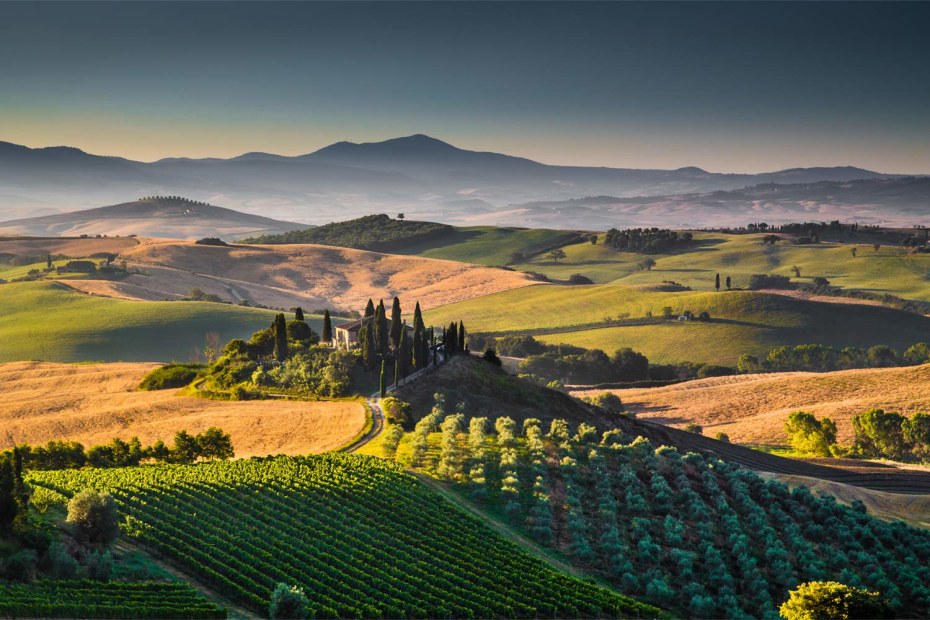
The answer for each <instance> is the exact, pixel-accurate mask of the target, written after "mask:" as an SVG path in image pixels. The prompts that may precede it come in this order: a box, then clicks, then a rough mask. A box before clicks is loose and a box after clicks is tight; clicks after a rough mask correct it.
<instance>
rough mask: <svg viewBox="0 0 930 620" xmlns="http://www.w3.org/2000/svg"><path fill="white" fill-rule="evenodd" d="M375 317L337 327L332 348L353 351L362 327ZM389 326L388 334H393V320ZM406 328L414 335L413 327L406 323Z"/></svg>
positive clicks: (388, 322)
mask: <svg viewBox="0 0 930 620" xmlns="http://www.w3.org/2000/svg"><path fill="white" fill-rule="evenodd" d="M373 318H374V317H366V318H361V319H356V320H354V321H349V322H348V323H342V324H340V325H336V326H335V327H334V330H335V332H336V334H335V336H334V337H333V342H332V346H334V347H336V348H339V349H352V348H354V347H357V346H358V333H359V331H361V329H362V325H363V324H364V323H367V322H369V321H371V320H372V319H373ZM387 324H388V333H390V332H391V319H388V320H387ZM404 326H405V327H406V328H407V333H408V334H410V335H412V334H413V327H411V326H410V325H407V324H406V323H404Z"/></svg>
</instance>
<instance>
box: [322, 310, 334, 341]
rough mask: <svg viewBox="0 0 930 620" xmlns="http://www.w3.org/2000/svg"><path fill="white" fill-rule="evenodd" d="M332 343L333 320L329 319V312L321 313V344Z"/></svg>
mask: <svg viewBox="0 0 930 620" xmlns="http://www.w3.org/2000/svg"><path fill="white" fill-rule="evenodd" d="M332 341H333V320H332V319H331V318H330V317H329V310H328V309H327V310H324V311H323V337H322V342H323V343H324V344H329V343H330V342H332Z"/></svg>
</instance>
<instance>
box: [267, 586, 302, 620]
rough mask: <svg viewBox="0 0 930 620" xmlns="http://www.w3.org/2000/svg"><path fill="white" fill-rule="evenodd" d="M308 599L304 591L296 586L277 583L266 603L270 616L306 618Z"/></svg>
mask: <svg viewBox="0 0 930 620" xmlns="http://www.w3.org/2000/svg"><path fill="white" fill-rule="evenodd" d="M308 605H309V601H308V600H307V595H306V594H304V591H303V590H301V589H300V588H298V587H297V586H289V585H287V584H286V583H279V584H278V585H277V586H275V589H274V591H273V592H272V593H271V603H270V604H269V605H268V616H269V617H270V618H298V619H300V618H306V617H307V613H308V610H307V606H308Z"/></svg>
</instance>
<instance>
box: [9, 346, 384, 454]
mask: <svg viewBox="0 0 930 620" xmlns="http://www.w3.org/2000/svg"><path fill="white" fill-rule="evenodd" d="M156 366H157V364H135V363H133V364H130V363H118V364H85V365H71V364H50V363H40V362H13V363H8V364H0V386H2V388H3V400H2V402H0V429H2V430H0V449H6V448H9V447H11V446H12V445H14V443H17V444H18V443H29V444H42V443H45V442H47V441H49V440H50V439H68V440H74V441H80V442H81V443H83V444H84V445H85V447H86V446H90V445H94V444H100V443H108V442H109V441H110V440H112V439H113V438H114V437H120V438H121V439H127V440H128V439H129V438H130V437H132V436H137V437H139V439H140V440H141V441H142V443H143V444H148V443H151V442H154V441H155V440H157V439H162V440H164V441H166V442H167V443H169V444H170V443H171V439H172V438H173V436H174V433H175V432H177V431H179V430H182V429H185V430H187V431H189V432H191V433H199V432H202V431H204V430H205V429H207V428H209V427H211V426H218V427H220V428H222V429H223V430H224V431H226V432H227V433H229V434H230V435H231V436H232V442H233V446H234V447H235V450H236V456H240V457H248V456H264V455H268V454H308V453H315V452H325V451H327V450H333V449H336V448H339V447H342V446H343V445H345V444H347V443H349V442H350V441H351V440H352V439H353V438H355V437H356V436H357V435H358V434H359V433H360V432H361V431H362V428H363V427H364V425H365V417H366V416H365V411H364V408H363V406H362V405H361V404H360V403H357V402H350V401H339V402H290V401H258V402H256V401H251V402H219V401H211V400H205V399H200V398H191V397H182V396H177V395H176V390H161V391H156V392H141V391H135V389H136V386H137V385H138V384H139V381H140V380H141V379H142V377H143V376H144V375H145V373H147V372H148V371H149V370H151V369H152V368H155V367H156Z"/></svg>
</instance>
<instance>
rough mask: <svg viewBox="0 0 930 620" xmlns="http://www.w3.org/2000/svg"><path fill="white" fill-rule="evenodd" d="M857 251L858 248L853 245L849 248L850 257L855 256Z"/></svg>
mask: <svg viewBox="0 0 930 620" xmlns="http://www.w3.org/2000/svg"><path fill="white" fill-rule="evenodd" d="M858 251H859V249H858V248H857V247H856V246H853V247H851V248H849V253H850V254H852V257H853V258H856V253H857V252H858Z"/></svg>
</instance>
